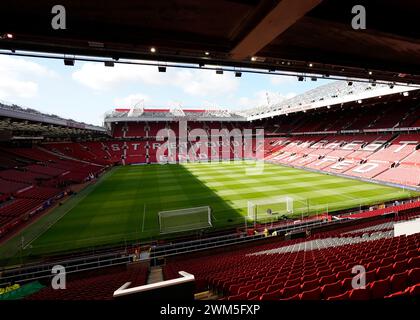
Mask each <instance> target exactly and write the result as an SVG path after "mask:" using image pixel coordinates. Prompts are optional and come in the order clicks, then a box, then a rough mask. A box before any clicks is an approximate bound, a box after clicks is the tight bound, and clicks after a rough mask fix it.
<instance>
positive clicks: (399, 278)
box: [390, 272, 408, 292]
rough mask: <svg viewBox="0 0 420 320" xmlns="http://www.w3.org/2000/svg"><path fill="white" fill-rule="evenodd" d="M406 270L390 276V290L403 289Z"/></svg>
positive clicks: (405, 285) (406, 277)
mask: <svg viewBox="0 0 420 320" xmlns="http://www.w3.org/2000/svg"><path fill="white" fill-rule="evenodd" d="M407 282H408V272H401V273H396V274H393V275H392V276H391V277H390V285H391V292H399V291H403V290H404V289H405V288H406V287H407Z"/></svg>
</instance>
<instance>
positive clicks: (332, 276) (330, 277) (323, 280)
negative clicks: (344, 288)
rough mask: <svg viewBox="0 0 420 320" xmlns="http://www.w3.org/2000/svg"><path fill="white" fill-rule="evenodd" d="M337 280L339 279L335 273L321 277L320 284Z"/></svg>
mask: <svg viewBox="0 0 420 320" xmlns="http://www.w3.org/2000/svg"><path fill="white" fill-rule="evenodd" d="M336 281H337V278H336V277H335V274H330V275H328V276H323V277H321V279H319V284H320V285H321V286H322V285H324V284H328V283H334V282H336Z"/></svg>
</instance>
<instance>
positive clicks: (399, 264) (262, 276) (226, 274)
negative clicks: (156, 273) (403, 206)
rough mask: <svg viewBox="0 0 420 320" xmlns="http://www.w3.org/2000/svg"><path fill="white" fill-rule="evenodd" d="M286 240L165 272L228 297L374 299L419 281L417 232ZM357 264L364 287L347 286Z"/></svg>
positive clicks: (170, 266) (173, 265)
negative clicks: (320, 242)
mask: <svg viewBox="0 0 420 320" xmlns="http://www.w3.org/2000/svg"><path fill="white" fill-rule="evenodd" d="M346 239H350V240H351V239H352V238H346ZM354 239H358V241H361V240H360V239H361V238H354ZM327 240H328V239H327ZM294 241H295V242H296V240H294ZM328 241H329V240H328ZM347 241H349V240H347ZM289 243H290V242H286V243H285V242H283V243H278V244H277V247H280V248H283V249H282V251H283V253H277V252H275V251H273V250H272V251H267V250H269V249H271V248H272V247H273V245H272V244H270V245H262V246H256V247H252V248H247V249H241V250H237V251H228V252H226V253H222V254H217V255H212V256H206V257H199V258H192V259H187V260H184V261H177V262H173V263H170V264H168V265H167V267H166V268H165V277H168V278H171V277H173V276H174V275H175V274H176V272H177V271H181V270H183V271H187V272H190V273H192V274H194V276H195V277H196V279H197V281H198V291H200V290H203V289H205V288H206V287H207V286H209V287H210V288H211V289H212V290H214V291H217V292H218V293H219V294H223V295H224V299H228V300H280V299H295V300H296V299H300V300H306V299H310V300H319V299H329V300H332V299H378V298H384V297H385V296H388V295H391V294H395V293H401V292H408V294H410V293H411V291H410V290H412V289H411V288H412V287H413V286H416V285H418V284H419V283H420V258H419V253H420V251H419V249H418V248H419V245H420V234H415V235H411V236H408V237H405V236H400V237H395V238H381V239H377V240H368V241H363V242H359V243H354V244H344V245H343V244H340V242H339V241H337V242H336V244H332V245H331V246H330V247H327V248H325V249H315V250H313V249H311V248H310V247H306V246H304V245H302V246H301V247H300V249H299V248H298V249H296V250H294V251H293V250H292V251H287V250H289V249H288V248H286V245H287V244H289ZM305 247H306V249H305ZM286 249H287V250H286ZM290 250H291V249H290ZM355 265H362V266H364V267H365V268H366V278H367V283H366V289H353V288H352V286H351V283H352V278H353V277H354V275H355V274H352V268H353V267H354V266H355ZM407 288H410V289H407ZM416 292H417V291H416ZM337 296H338V297H337Z"/></svg>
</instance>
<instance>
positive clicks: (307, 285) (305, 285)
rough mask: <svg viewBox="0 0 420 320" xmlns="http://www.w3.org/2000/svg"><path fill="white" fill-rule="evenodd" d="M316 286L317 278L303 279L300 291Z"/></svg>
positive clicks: (317, 284) (317, 283)
mask: <svg viewBox="0 0 420 320" xmlns="http://www.w3.org/2000/svg"><path fill="white" fill-rule="evenodd" d="M318 286H319V281H318V279H313V280H310V281H305V282H304V283H302V285H301V290H302V291H308V290H312V289H314V288H316V287H318Z"/></svg>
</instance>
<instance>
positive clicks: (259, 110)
mask: <svg viewBox="0 0 420 320" xmlns="http://www.w3.org/2000/svg"><path fill="white" fill-rule="evenodd" d="M413 90H416V91H420V90H419V89H416V88H410V87H406V86H393V87H389V86H388V85H383V84H374V85H372V83H360V82H355V83H351V82H346V81H334V82H331V83H328V84H325V85H322V86H319V87H317V88H315V89H312V90H309V91H307V92H304V93H302V94H300V95H297V96H295V97H293V98H290V99H286V100H283V101H281V102H279V103H276V104H274V105H271V106H258V107H256V108H253V109H250V110H247V111H246V114H247V116H248V120H256V119H261V118H268V117H273V116H277V115H282V114H291V113H294V112H300V111H308V110H312V109H317V108H323V107H327V106H333V105H337V104H343V103H347V102H357V101H362V100H365V99H370V98H375V97H382V96H387V95H394V94H399V93H406V92H409V91H413Z"/></svg>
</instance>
